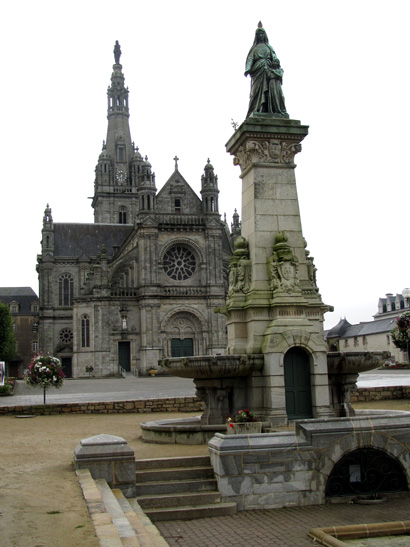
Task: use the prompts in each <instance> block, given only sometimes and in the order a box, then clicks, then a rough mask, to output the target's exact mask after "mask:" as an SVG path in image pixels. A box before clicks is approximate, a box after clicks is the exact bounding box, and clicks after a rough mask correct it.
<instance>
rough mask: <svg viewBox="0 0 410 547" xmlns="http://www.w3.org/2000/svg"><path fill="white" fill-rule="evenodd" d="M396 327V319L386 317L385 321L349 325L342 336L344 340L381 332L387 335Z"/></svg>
mask: <svg viewBox="0 0 410 547" xmlns="http://www.w3.org/2000/svg"><path fill="white" fill-rule="evenodd" d="M395 325H396V317H388V318H386V319H378V320H377V321H369V322H368V323H359V324H358V325H351V326H350V327H349V328H348V329H347V330H346V331H345V332H344V334H343V335H342V336H340V339H341V340H344V339H345V338H354V337H359V336H368V335H370V334H380V333H383V332H386V333H389V332H390V331H391V330H392V329H393V327H394V326H395Z"/></svg>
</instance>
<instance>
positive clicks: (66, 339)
mask: <svg viewBox="0 0 410 547" xmlns="http://www.w3.org/2000/svg"><path fill="white" fill-rule="evenodd" d="M60 341H61V342H63V344H70V343H71V342H72V341H73V331H72V330H71V329H61V330H60Z"/></svg>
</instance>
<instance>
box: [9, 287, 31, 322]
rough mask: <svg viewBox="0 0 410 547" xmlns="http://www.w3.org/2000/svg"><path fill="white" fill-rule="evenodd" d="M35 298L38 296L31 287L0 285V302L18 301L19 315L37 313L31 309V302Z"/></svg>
mask: <svg viewBox="0 0 410 547" xmlns="http://www.w3.org/2000/svg"><path fill="white" fill-rule="evenodd" d="M36 300H38V296H37V295H36V293H35V292H34V291H33V289H32V288H31V287H0V302H3V304H10V303H11V302H18V304H19V311H18V314H19V315H38V312H32V311H31V304H32V303H33V302H35V301H36Z"/></svg>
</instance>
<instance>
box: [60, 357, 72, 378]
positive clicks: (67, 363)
mask: <svg viewBox="0 0 410 547" xmlns="http://www.w3.org/2000/svg"><path fill="white" fill-rule="evenodd" d="M61 364H62V365H63V372H64V374H65V377H66V378H72V377H73V368H72V363H71V357H62V358H61Z"/></svg>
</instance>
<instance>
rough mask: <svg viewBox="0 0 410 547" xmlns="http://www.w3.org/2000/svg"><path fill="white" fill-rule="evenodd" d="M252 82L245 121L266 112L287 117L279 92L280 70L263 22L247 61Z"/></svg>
mask: <svg viewBox="0 0 410 547" xmlns="http://www.w3.org/2000/svg"><path fill="white" fill-rule="evenodd" d="M248 74H249V75H250V77H251V79H252V83H251V93H250V100H249V109H248V114H247V116H246V117H247V118H249V116H250V115H251V114H252V113H253V112H265V113H268V114H272V115H274V116H276V117H281V118H289V115H288V113H287V112H286V106H285V97H284V96H283V91H282V80H283V69H282V68H281V66H280V62H279V59H278V58H277V56H276V53H275V51H274V49H273V47H272V46H271V45H270V44H269V40H268V36H267V34H266V31H265V29H264V28H263V27H262V23H261V22H259V24H258V28H257V29H256V32H255V41H254V42H253V46H252V47H251V49H250V51H249V53H248V57H247V58H246V67H245V76H248Z"/></svg>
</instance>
